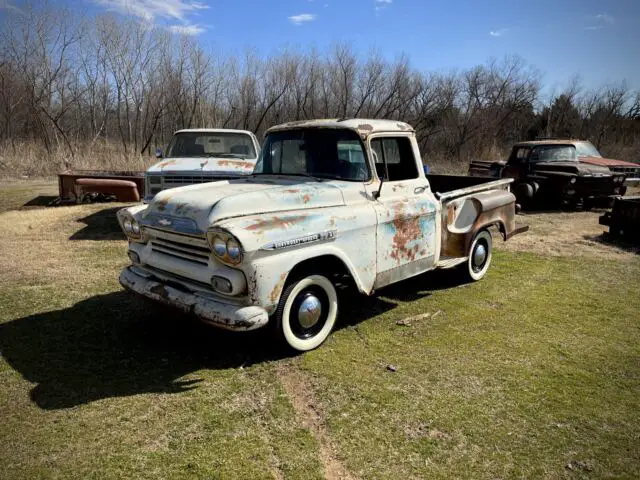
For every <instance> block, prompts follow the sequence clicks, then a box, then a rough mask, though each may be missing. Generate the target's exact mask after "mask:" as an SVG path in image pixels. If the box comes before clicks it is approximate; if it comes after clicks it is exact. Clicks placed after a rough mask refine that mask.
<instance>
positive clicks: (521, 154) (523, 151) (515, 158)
mask: <svg viewBox="0 0 640 480" xmlns="http://www.w3.org/2000/svg"><path fill="white" fill-rule="evenodd" d="M529 151H530V149H529V148H528V147H519V148H515V149H514V150H513V152H511V156H510V157H509V162H508V163H510V164H511V165H514V164H515V165H517V164H520V163H525V162H526V161H527V157H528V156H529Z"/></svg>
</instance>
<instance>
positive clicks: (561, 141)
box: [514, 138, 588, 147]
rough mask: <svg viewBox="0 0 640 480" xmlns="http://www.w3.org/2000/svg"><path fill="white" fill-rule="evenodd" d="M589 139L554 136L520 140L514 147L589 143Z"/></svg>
mask: <svg viewBox="0 0 640 480" xmlns="http://www.w3.org/2000/svg"><path fill="white" fill-rule="evenodd" d="M587 142H588V140H577V139H575V138H553V139H549V140H530V141H528V142H518V143H516V144H515V145H514V147H527V146H529V147H533V146H536V145H575V144H576V143H587Z"/></svg>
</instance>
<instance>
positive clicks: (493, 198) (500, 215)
mask: <svg viewBox="0 0 640 480" xmlns="http://www.w3.org/2000/svg"><path fill="white" fill-rule="evenodd" d="M515 201H516V199H515V196H514V195H513V194H512V193H510V192H509V191H507V190H501V189H499V190H491V191H485V192H480V193H474V194H469V195H466V196H462V197H456V198H454V199H451V200H447V201H445V202H443V205H442V230H441V231H442V239H441V250H440V255H441V258H447V257H456V258H460V257H466V256H467V255H468V252H469V248H470V246H471V243H472V242H473V239H474V237H475V236H476V234H477V233H478V232H479V231H480V230H482V229H484V228H487V227H489V226H496V227H497V228H498V229H499V230H500V232H501V233H502V236H503V238H504V239H505V240H506V239H508V238H509V237H511V236H513V235H515V234H516V233H520V232H523V231H525V230H527V229H528V227H519V226H518V225H517V224H516V212H515Z"/></svg>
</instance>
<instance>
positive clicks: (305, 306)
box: [298, 295, 322, 328]
mask: <svg viewBox="0 0 640 480" xmlns="http://www.w3.org/2000/svg"><path fill="white" fill-rule="evenodd" d="M321 314H322V304H321V303H320V300H318V298H317V297H316V296H315V295H309V296H308V297H307V298H305V299H304V300H303V301H302V303H301V304H300V308H298V321H299V322H300V325H301V326H302V327H303V328H311V327H313V326H314V325H315V324H316V323H318V320H320V315H321Z"/></svg>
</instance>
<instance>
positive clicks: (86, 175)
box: [58, 170, 144, 203]
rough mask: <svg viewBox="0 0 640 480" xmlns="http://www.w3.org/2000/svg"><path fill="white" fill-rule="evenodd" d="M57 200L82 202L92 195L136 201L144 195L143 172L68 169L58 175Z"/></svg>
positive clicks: (61, 201) (122, 200)
mask: <svg viewBox="0 0 640 480" xmlns="http://www.w3.org/2000/svg"><path fill="white" fill-rule="evenodd" d="M58 186H59V194H60V197H59V200H58V201H59V202H60V203H82V202H83V201H84V200H85V199H87V198H88V197H92V196H97V195H101V196H104V197H112V196H113V197H115V199H116V200H118V201H121V202H138V201H140V199H141V198H143V197H144V172H136V171H115V170H104V171H102V170H68V171H66V172H63V173H61V174H59V175H58Z"/></svg>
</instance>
